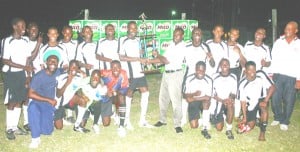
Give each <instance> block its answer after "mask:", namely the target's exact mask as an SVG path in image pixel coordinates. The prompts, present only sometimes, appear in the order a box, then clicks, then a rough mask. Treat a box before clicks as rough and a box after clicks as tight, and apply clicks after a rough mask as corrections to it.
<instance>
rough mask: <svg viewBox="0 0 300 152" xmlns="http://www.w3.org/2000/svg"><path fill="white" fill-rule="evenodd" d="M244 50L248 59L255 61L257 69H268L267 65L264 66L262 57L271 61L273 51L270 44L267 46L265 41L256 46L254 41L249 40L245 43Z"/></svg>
mask: <svg viewBox="0 0 300 152" xmlns="http://www.w3.org/2000/svg"><path fill="white" fill-rule="evenodd" d="M244 51H245V54H244V55H245V58H246V60H247V61H253V62H255V64H256V67H257V69H262V70H265V69H266V67H263V68H262V65H261V60H262V59H264V60H266V61H267V62H270V61H271V53H270V49H269V46H267V45H266V44H264V43H263V44H262V45H260V46H256V45H255V44H254V43H253V42H251V41H248V42H246V44H245V47H244Z"/></svg>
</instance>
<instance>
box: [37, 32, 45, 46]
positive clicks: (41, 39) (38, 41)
mask: <svg viewBox="0 0 300 152" xmlns="http://www.w3.org/2000/svg"><path fill="white" fill-rule="evenodd" d="M43 36H44V33H42V32H40V33H39V36H38V38H37V43H40V44H41V43H43Z"/></svg>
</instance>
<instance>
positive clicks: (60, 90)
mask: <svg viewBox="0 0 300 152" xmlns="http://www.w3.org/2000/svg"><path fill="white" fill-rule="evenodd" d="M73 77H74V76H73V75H72V74H68V78H67V81H66V82H65V84H64V85H63V86H62V87H61V88H58V87H57V88H56V97H57V98H60V97H61V96H62V95H63V94H64V92H65V91H66V88H67V87H68V86H69V85H70V84H71V82H72V79H73Z"/></svg>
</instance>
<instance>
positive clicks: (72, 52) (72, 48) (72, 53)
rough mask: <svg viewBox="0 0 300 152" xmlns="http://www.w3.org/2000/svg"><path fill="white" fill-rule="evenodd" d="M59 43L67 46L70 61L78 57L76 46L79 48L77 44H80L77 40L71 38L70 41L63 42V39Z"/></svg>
mask: <svg viewBox="0 0 300 152" xmlns="http://www.w3.org/2000/svg"><path fill="white" fill-rule="evenodd" d="M59 44H62V45H64V46H65V47H66V49H67V55H68V60H69V61H71V60H73V59H75V57H76V48H77V45H78V41H77V40H70V41H69V42H63V41H62V40H61V41H60V42H59Z"/></svg>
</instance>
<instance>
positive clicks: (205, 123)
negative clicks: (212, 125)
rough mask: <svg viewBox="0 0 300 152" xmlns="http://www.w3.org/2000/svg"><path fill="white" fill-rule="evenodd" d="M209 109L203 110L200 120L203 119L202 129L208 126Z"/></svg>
mask: <svg viewBox="0 0 300 152" xmlns="http://www.w3.org/2000/svg"><path fill="white" fill-rule="evenodd" d="M209 115H210V113H209V110H203V112H202V120H203V129H208V127H209Z"/></svg>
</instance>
